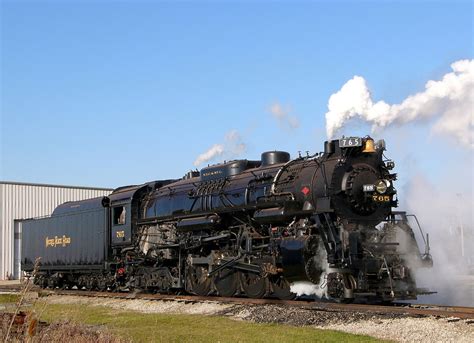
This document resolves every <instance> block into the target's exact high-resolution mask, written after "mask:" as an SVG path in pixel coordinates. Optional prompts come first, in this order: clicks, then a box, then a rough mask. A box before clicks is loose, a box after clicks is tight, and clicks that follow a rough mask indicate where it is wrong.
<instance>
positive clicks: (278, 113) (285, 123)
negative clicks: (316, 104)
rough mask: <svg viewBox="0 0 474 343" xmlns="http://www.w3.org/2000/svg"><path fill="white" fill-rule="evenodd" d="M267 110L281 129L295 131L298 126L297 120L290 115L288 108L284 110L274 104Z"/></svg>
mask: <svg viewBox="0 0 474 343" xmlns="http://www.w3.org/2000/svg"><path fill="white" fill-rule="evenodd" d="M268 110H269V112H270V113H271V114H272V116H273V118H275V119H276V120H277V121H278V123H279V124H280V126H282V127H283V128H289V129H297V128H298V127H299V126H300V122H299V120H298V118H297V117H295V116H292V115H290V113H291V108H290V107H286V108H284V107H283V106H282V105H280V104H279V103H277V102H276V103H274V104H273V105H271V106H270V108H269V109H268Z"/></svg>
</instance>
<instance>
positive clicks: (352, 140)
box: [339, 137, 362, 148]
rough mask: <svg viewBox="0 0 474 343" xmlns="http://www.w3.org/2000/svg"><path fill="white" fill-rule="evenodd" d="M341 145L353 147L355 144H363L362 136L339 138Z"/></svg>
mask: <svg viewBox="0 0 474 343" xmlns="http://www.w3.org/2000/svg"><path fill="white" fill-rule="evenodd" d="M339 146H340V147H341V148H351V147H353V146H362V138H360V137H349V138H342V139H340V140H339Z"/></svg>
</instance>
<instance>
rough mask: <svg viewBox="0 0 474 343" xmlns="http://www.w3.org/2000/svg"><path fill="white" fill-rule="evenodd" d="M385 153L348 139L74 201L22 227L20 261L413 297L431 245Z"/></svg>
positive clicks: (57, 278)
mask: <svg viewBox="0 0 474 343" xmlns="http://www.w3.org/2000/svg"><path fill="white" fill-rule="evenodd" d="M384 150H385V142H384V141H383V140H381V141H378V142H374V140H373V139H372V138H370V137H368V136H367V137H364V138H362V137H343V138H341V139H339V140H332V141H327V142H325V144H324V151H323V152H321V153H318V154H315V155H312V156H309V155H308V156H299V157H297V158H294V159H290V155H289V154H288V153H286V152H282V151H269V152H265V153H263V154H262V156H261V159H260V160H258V161H252V160H234V161H230V162H225V163H222V164H217V165H212V166H208V167H206V168H203V169H201V171H199V172H198V171H191V172H189V173H187V174H186V175H185V176H184V177H183V178H181V179H176V180H161V181H154V182H149V183H146V184H143V185H138V186H127V187H121V188H118V189H116V190H115V191H114V192H113V193H112V194H110V195H109V196H108V197H103V198H96V199H90V200H86V201H78V202H68V203H65V204H62V205H60V206H58V207H57V208H56V209H55V211H54V212H53V213H52V215H51V216H50V217H48V218H42V219H33V220H30V221H27V222H25V223H24V224H23V228H24V229H23V250H22V251H23V252H24V256H23V258H22V265H23V269H24V270H25V271H27V272H29V273H31V272H32V271H33V268H34V266H33V265H34V261H35V259H36V258H38V257H41V260H40V263H39V266H38V267H37V270H36V272H35V282H36V283H37V284H39V285H41V286H43V287H73V286H77V287H78V288H86V289H99V290H130V289H134V288H136V289H143V290H149V291H156V292H177V291H183V290H184V291H186V292H189V293H193V294H198V295H209V294H217V295H220V296H227V297H229V296H234V295H237V294H243V295H246V296H248V297H252V298H260V297H264V296H275V297H278V298H281V299H290V298H293V297H294V296H295V294H294V293H293V292H292V289H291V285H292V284H295V283H299V282H306V283H308V284H312V285H314V286H315V287H320V288H322V289H324V291H325V293H326V294H327V296H328V297H330V298H333V299H336V300H339V301H352V300H354V299H357V298H366V299H372V300H381V301H392V300H395V299H414V298H416V295H417V288H416V284H415V280H414V276H413V271H414V269H415V268H418V267H421V266H430V265H431V264H432V261H431V256H430V254H429V245H428V241H427V240H424V241H425V251H424V253H420V250H419V248H418V245H417V243H416V240H415V234H414V232H413V230H412V228H411V226H410V225H409V222H408V216H407V215H406V214H405V213H404V212H396V211H393V208H394V207H396V206H397V192H396V189H395V187H394V181H395V180H396V174H395V173H392V169H393V167H394V163H393V162H392V161H390V160H386V159H385V157H384V154H383V153H384ZM415 219H416V218H415ZM416 223H417V221H416ZM420 230H421V228H420ZM422 237H423V239H424V236H422Z"/></svg>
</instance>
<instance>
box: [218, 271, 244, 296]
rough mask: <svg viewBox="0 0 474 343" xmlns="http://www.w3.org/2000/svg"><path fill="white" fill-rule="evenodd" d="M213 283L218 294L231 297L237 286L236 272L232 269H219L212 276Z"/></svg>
mask: <svg viewBox="0 0 474 343" xmlns="http://www.w3.org/2000/svg"><path fill="white" fill-rule="evenodd" d="M214 284H215V286H216V289H217V292H218V293H219V295H220V296H222V297H231V296H233V295H234V294H235V293H236V292H237V289H238V288H239V277H238V273H237V272H236V271H234V270H232V269H224V270H221V271H220V272H219V273H217V275H216V277H215V278H214Z"/></svg>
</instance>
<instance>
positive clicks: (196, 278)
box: [187, 266, 212, 296]
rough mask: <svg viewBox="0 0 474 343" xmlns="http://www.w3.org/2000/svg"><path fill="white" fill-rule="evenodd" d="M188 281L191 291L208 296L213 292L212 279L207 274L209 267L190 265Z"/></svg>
mask: <svg viewBox="0 0 474 343" xmlns="http://www.w3.org/2000/svg"><path fill="white" fill-rule="evenodd" d="M187 281H188V287H187V288H188V291H189V292H191V293H194V294H196V295H200V296H206V295H208V294H209V293H210V292H211V289H212V280H211V278H209V277H208V276H207V269H206V268H204V267H202V266H189V267H188V275H187Z"/></svg>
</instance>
